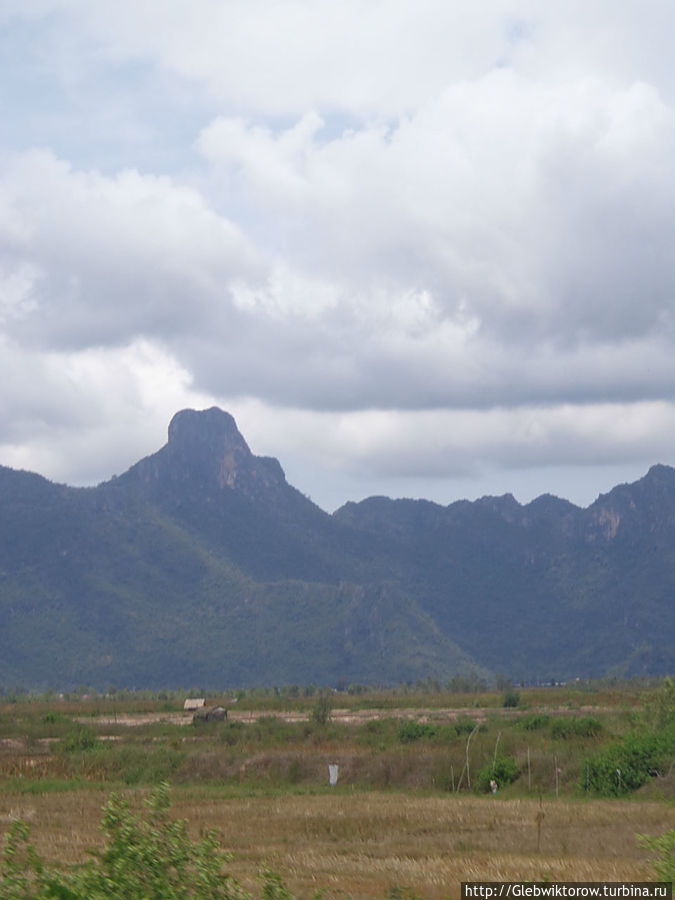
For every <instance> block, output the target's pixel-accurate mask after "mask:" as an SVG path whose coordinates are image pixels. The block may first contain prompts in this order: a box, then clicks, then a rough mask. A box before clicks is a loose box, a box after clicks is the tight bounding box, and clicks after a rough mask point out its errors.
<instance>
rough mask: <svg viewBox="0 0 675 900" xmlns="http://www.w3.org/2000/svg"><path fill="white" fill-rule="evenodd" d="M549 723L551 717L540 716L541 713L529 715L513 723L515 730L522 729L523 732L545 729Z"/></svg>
mask: <svg viewBox="0 0 675 900" xmlns="http://www.w3.org/2000/svg"><path fill="white" fill-rule="evenodd" d="M550 721H551V717H550V716H547V715H542V714H541V713H531V714H530V715H529V716H523V718H522V719H518V721H517V722H516V723H515V727H516V728H522V729H523V731H537V730H538V729H540V728H546V726H547V725H548V723H549V722H550Z"/></svg>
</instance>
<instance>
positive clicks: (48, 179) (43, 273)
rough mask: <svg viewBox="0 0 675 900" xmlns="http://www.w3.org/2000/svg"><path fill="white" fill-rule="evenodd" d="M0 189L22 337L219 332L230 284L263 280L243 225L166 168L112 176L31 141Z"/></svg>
mask: <svg viewBox="0 0 675 900" xmlns="http://www.w3.org/2000/svg"><path fill="white" fill-rule="evenodd" d="M0 186H1V189H2V195H3V207H4V213H3V214H2V215H1V216H0V239H3V245H4V247H5V254H6V256H7V258H8V260H7V262H6V263H5V266H10V267H11V270H12V271H13V272H14V275H13V276H12V277H14V281H15V283H16V282H17V279H20V280H22V284H23V285H24V287H23V288H22V290H23V294H22V297H21V301H20V303H21V306H22V309H23V313H22V314H21V315H15V316H14V317H11V318H10V319H8V320H7V321H6V328H7V331H8V333H9V334H10V335H12V336H13V337H15V338H16V339H17V340H21V341H25V342H28V343H30V344H32V345H35V346H40V345H41V346H45V347H53V346H58V347H63V348H71V349H75V348H87V347H95V346H107V345H111V344H112V345H118V344H124V343H126V342H128V341H129V340H132V339H134V338H136V337H140V336H144V337H148V336H153V337H154V338H155V339H157V340H160V341H161V340H168V339H170V338H171V337H172V336H174V335H176V334H177V333H180V334H185V333H187V332H189V331H191V330H195V329H202V330H204V329H206V330H208V328H209V327H210V325H209V321H210V318H211V311H212V308H213V307H214V306H215V307H217V306H218V305H220V304H225V305H227V304H228V302H229V299H228V298H229V293H228V292H229V286H230V283H231V282H232V281H233V280H234V279H236V278H241V277H242V276H243V275H246V276H248V277H255V272H256V267H257V259H256V256H257V254H256V251H255V248H254V247H252V245H251V244H250V243H249V242H248V241H247V239H246V238H245V236H244V235H243V234H242V233H241V231H240V229H238V228H237V227H236V225H234V224H232V223H231V222H229V221H227V220H226V219H225V218H224V217H222V216H218V215H216V214H215V213H214V212H213V211H212V210H211V209H210V208H209V206H208V203H207V202H206V201H205V199H204V198H203V197H202V196H201V195H200V194H199V193H198V192H196V191H195V190H193V189H191V188H189V187H187V186H184V185H179V184H176V183H174V182H172V180H171V179H169V178H167V177H158V176H148V175H141V174H139V173H138V172H136V171H134V170H125V171H122V172H120V173H119V174H118V175H117V176H115V177H114V178H110V177H106V176H103V175H101V174H99V173H98V172H96V171H87V172H83V171H76V170H73V169H72V168H71V167H70V166H69V165H68V164H67V163H65V162H63V161H61V160H58V159H56V158H55V157H54V156H53V154H51V153H50V152H49V151H42V150H30V151H27V152H25V153H22V154H17V155H13V156H11V157H10V158H9V159H8V160H7V161H6V163H5V165H4V166H2V168H1V169H0ZM5 223H6V224H5ZM3 224H5V227H4V228H3ZM2 255H3V253H2V251H1V250H0V262H2ZM18 273H23V276H22V277H21V278H20V275H19V274H18ZM26 273H30V279H29V280H30V284H28V279H27V275H26ZM15 290H16V289H15ZM16 302H17V301H14V305H15V306H16Z"/></svg>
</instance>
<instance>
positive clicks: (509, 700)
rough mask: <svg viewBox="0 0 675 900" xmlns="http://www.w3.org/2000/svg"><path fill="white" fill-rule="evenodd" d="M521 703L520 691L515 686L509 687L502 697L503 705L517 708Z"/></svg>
mask: <svg viewBox="0 0 675 900" xmlns="http://www.w3.org/2000/svg"><path fill="white" fill-rule="evenodd" d="M519 704H520V694H519V693H518V691H514V690H513V688H509V689H508V690H507V691H506V692H505V693H504V697H503V699H502V706H504V707H511V708H515V707H516V706H518V705H519Z"/></svg>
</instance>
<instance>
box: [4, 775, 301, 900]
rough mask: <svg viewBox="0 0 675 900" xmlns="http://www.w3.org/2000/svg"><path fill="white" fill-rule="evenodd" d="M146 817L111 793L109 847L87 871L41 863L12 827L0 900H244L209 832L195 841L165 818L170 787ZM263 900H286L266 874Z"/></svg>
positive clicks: (161, 790) (157, 795)
mask: <svg viewBox="0 0 675 900" xmlns="http://www.w3.org/2000/svg"><path fill="white" fill-rule="evenodd" d="M147 807H148V814H147V818H141V817H138V816H135V815H133V814H132V813H131V811H130V809H129V805H128V803H126V802H125V801H124V800H122V799H120V798H119V797H118V796H116V795H114V794H113V796H112V797H111V798H110V800H109V801H108V803H107V804H106V805H105V807H104V810H103V819H102V822H101V828H102V830H103V832H104V834H105V836H106V845H105V847H104V849H103V850H102V851H101V852H97V853H95V854H93V859H92V860H91V861H90V862H89V863H86V864H85V865H82V866H78V867H72V868H70V869H68V870H59V869H57V868H56V867H54V866H49V865H47V864H46V863H44V862H43V861H42V860H41V859H40V857H39V856H38V855H37V853H36V852H35V850H34V848H33V847H32V846H31V844H29V842H28V837H29V834H28V826H27V825H26V824H25V823H24V822H21V821H18V822H15V823H14V824H13V825H12V827H11V829H10V831H9V833H8V835H7V839H6V844H5V849H4V853H3V857H2V861H1V864H0V900H47V898H59V900H104V898H119V900H183V898H191V900H245V898H247V897H248V896H249V895H248V894H246V893H245V892H244V891H243V890H242V889H241V887H240V886H239V885H238V884H237V882H236V881H234V879H232V878H230V877H229V876H228V875H227V873H226V871H225V865H226V863H227V862H228V859H229V857H228V855H227V854H226V853H224V852H223V850H222V849H221V848H220V844H219V842H218V839H217V836H216V834H215V833H214V832H211V831H210V832H208V833H207V834H205V835H204V836H202V837H201V838H200V839H199V840H198V841H195V842H193V841H192V840H191V839H190V837H189V835H188V833H187V822H185V821H176V820H172V819H170V818H169V817H168V814H167V810H168V807H169V788H168V785H167V784H162V785H160V786H159V787H158V788H157V789H156V790H155V791H154V792H153V793H152V794H151V796H150V798H149V800H148V801H147ZM262 897H263V898H264V900H281V898H284V897H290V895H289V894H288V893H287V892H286V891H285V888H284V887H283V885H282V884H281V882H280V880H279V878H278V877H277V876H276V875H274V874H273V873H271V872H265V873H263V886H262Z"/></svg>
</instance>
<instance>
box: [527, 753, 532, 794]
mask: <svg viewBox="0 0 675 900" xmlns="http://www.w3.org/2000/svg"><path fill="white" fill-rule="evenodd" d="M527 789H528V791H531V790H532V771H531V769H530V747H529V744H528V747H527Z"/></svg>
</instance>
